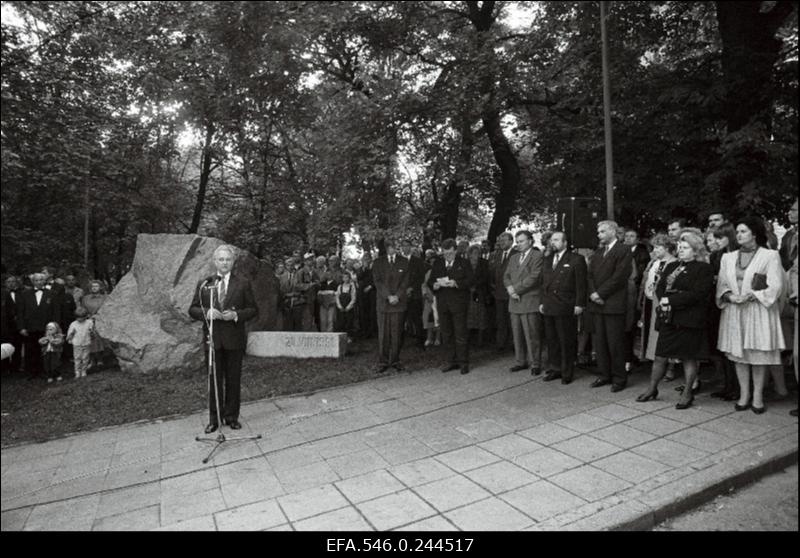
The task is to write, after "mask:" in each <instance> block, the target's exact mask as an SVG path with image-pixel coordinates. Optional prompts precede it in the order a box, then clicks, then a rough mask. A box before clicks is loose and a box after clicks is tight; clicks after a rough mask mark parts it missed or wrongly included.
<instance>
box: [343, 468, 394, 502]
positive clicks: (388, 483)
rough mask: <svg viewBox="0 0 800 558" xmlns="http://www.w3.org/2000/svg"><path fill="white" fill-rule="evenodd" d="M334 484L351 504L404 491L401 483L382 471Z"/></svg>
mask: <svg viewBox="0 0 800 558" xmlns="http://www.w3.org/2000/svg"><path fill="white" fill-rule="evenodd" d="M334 484H335V485H336V487H337V488H338V489H339V491H340V492H341V493H342V494H344V495H345V497H346V498H347V499H348V500H349V501H350V502H353V503H359V502H364V501H366V500H372V499H374V498H378V497H380V496H385V495H386V494H392V493H394V492H400V491H401V490H404V489H405V486H404V485H403V483H401V482H400V481H399V480H397V479H396V478H395V477H393V476H392V475H391V474H389V473H388V472H387V471H384V470H381V471H374V472H371V473H367V474H364V475H361V476H358V477H352V478H349V479H346V480H342V481H338V482H336V483H334Z"/></svg>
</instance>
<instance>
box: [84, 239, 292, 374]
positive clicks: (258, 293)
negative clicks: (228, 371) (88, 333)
mask: <svg viewBox="0 0 800 558" xmlns="http://www.w3.org/2000/svg"><path fill="white" fill-rule="evenodd" d="M221 244H224V242H223V241H222V240H219V239H217V238H208V237H202V236H198V235H185V234H140V235H139V236H138V237H137V240H136V254H135V256H134V259H133V266H132V268H131V271H130V272H129V273H128V274H126V275H125V276H124V277H123V278H122V280H121V281H120V282H119V283H118V284H117V286H116V288H115V289H114V291H113V292H112V293H111V295H109V297H108V299H107V300H106V302H105V303H104V304H103V306H101V307H100V311H99V312H98V313H97V316H96V324H97V331H98V333H99V334H100V336H101V337H102V338H103V339H104V340H105V341H106V343H107V344H108V345H109V346H110V347H111V349H112V350H113V351H114V354H115V355H116V356H117V358H118V359H119V362H120V366H121V367H122V368H123V370H130V371H135V372H153V371H156V370H172V369H185V368H189V369H197V368H201V367H202V366H203V360H204V359H203V350H202V324H201V323H200V322H198V321H195V320H193V319H192V318H190V317H189V306H191V303H192V297H193V296H194V292H195V289H196V288H197V284H198V281H200V280H201V279H203V278H205V277H208V276H209V275H211V274H213V273H214V272H215V268H214V264H213V261H212V259H213V253H214V250H215V249H216V248H217V246H219V245H221ZM233 271H234V273H240V274H242V275H244V276H245V277H247V278H248V279H250V282H251V283H252V285H253V295H254V296H255V299H256V306H257V307H258V318H256V319H253V320H250V321H249V322H247V330H248V332H250V331H273V330H275V329H276V325H277V321H276V320H277V315H278V300H279V288H278V282H277V279H276V278H275V275H274V273H273V270H272V266H271V265H270V264H269V263H267V262H264V261H262V260H259V259H258V258H256V257H254V256H253V255H251V254H250V253H248V252H245V251H242V250H240V251H239V257H238V258H237V260H236V264H235V266H234V268H233Z"/></svg>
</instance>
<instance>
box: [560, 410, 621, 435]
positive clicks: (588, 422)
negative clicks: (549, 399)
mask: <svg viewBox="0 0 800 558" xmlns="http://www.w3.org/2000/svg"><path fill="white" fill-rule="evenodd" d="M555 424H557V425H558V426H563V427H564V428H569V429H570V430H575V431H576V432H580V433H582V434H586V433H587V432H592V431H593V430H600V429H601V428H605V427H606V426H611V425H612V424H614V422H613V421H610V420H606V419H604V418H601V417H598V416H595V415H592V414H589V413H588V412H586V413H579V414H577V415H571V416H569V417H566V418H563V419H561V420H557V421H555Z"/></svg>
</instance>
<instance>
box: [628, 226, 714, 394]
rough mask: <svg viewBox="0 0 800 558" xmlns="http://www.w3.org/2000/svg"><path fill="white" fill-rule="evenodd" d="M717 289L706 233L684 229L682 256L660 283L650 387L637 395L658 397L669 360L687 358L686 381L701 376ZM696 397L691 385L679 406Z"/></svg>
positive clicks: (684, 360)
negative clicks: (708, 321)
mask: <svg viewBox="0 0 800 558" xmlns="http://www.w3.org/2000/svg"><path fill="white" fill-rule="evenodd" d="M713 289H714V272H713V270H712V268H711V265H710V264H709V263H708V254H707V252H706V247H705V242H704V240H703V237H702V235H699V234H696V233H683V234H682V235H681V240H680V241H679V242H678V259H677V261H674V262H671V263H669V264H667V265H666V266H665V267H664V270H663V272H662V274H661V278H660V279H659V281H658V284H657V285H656V291H655V292H656V297H655V298H656V300H657V301H658V306H657V309H656V329H657V330H658V341H657V344H656V355H655V360H654V362H653V371H652V373H651V375H650V387H649V389H648V390H647V391H646V392H645V393H643V394H642V395H640V396H639V397H637V398H636V400H637V401H649V400H651V399H656V398H657V397H658V384H659V382H660V381H661V379H662V378H663V377H664V374H665V372H666V368H667V360H668V359H670V358H677V359H680V360H681V361H682V362H683V369H684V372H685V374H686V383H685V384H684V385H687V386H692V385H694V381H695V379H696V378H697V372H698V368H699V360H700V359H702V358H707V356H708V333H707V329H706V327H707V320H708V305H709V304H710V301H711V293H712V291H713ZM693 401H694V394H693V393H692V390H691V389H685V390H683V392H682V394H681V398H680V401H679V402H678V403H677V405H675V408H676V409H688V408H689V407H691V405H692V402H693Z"/></svg>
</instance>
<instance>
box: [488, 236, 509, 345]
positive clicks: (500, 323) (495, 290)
mask: <svg viewBox="0 0 800 558" xmlns="http://www.w3.org/2000/svg"><path fill="white" fill-rule="evenodd" d="M497 242H498V245H499V248H500V249H499V250H497V252H495V254H494V256H493V259H492V261H491V272H490V274H489V282H490V283H489V288H490V289H491V291H492V294H493V295H494V300H495V327H496V328H497V336H496V338H495V341H496V343H497V351H498V352H502V351H506V350H508V349H510V348H511V345H512V339H511V316H510V315H509V313H508V291H507V290H506V288H505V286H504V285H503V275H504V274H505V272H506V268H507V267H508V262H509V261H510V260H511V256H513V255H514V253H515V250H514V237H513V236H512V234H511V233H510V232H504V233H502V234H500V235H499V236H498V237H497Z"/></svg>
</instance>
